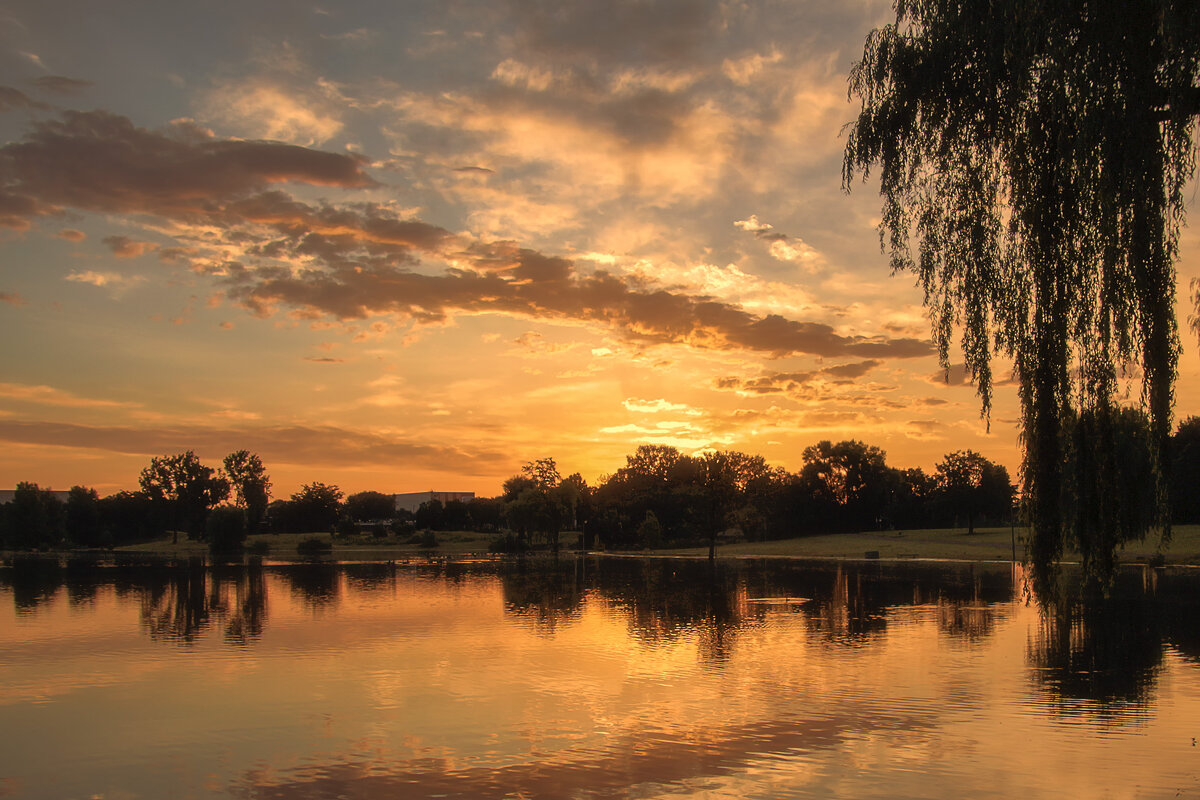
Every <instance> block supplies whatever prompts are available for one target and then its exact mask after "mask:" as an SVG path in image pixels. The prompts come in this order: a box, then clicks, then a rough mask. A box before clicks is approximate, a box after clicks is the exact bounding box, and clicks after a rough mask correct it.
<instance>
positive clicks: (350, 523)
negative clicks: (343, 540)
mask: <svg viewBox="0 0 1200 800" xmlns="http://www.w3.org/2000/svg"><path fill="white" fill-rule="evenodd" d="M334 530H335V531H336V532H337V535H338V536H344V537H348V536H356V535H357V534H358V526H357V525H355V524H354V520H352V519H350V518H349V517H342V518H341V519H339V520H338V521H337V525H336V526H335V528H334Z"/></svg>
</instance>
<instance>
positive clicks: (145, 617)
mask: <svg viewBox="0 0 1200 800" xmlns="http://www.w3.org/2000/svg"><path fill="white" fill-rule="evenodd" d="M160 569H162V568H160ZM168 569H169V579H168V580H167V581H166V582H159V581H152V582H148V583H146V584H144V585H143V587H142V591H141V598H142V611H141V617H142V624H143V626H144V627H145V628H146V630H147V632H148V633H149V634H150V637H151V638H153V639H161V640H166V641H173V642H180V643H183V644H191V643H194V642H195V641H196V640H197V639H198V638H199V636H200V635H201V634H202V633H203V632H204V631H205V630H206V629H208V628H209V627H210V625H212V624H213V623H214V622H224V629H223V635H224V640H225V642H226V643H228V644H231V645H241V646H244V645H247V644H250V643H252V642H253V641H255V640H256V639H258V638H259V637H260V636H262V632H263V628H264V627H265V625H266V618H267V589H266V580H265V578H264V575H263V567H262V564H261V563H258V562H255V563H251V564H250V565H248V566H221V567H214V568H209V567H207V566H206V565H205V564H204V562H203V560H201V559H193V560H192V561H190V562H188V563H187V564H180V565H174V566H172V567H170V568H168Z"/></svg>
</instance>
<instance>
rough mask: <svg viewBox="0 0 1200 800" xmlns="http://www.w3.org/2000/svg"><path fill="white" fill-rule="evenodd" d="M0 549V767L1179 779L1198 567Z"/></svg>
mask: <svg viewBox="0 0 1200 800" xmlns="http://www.w3.org/2000/svg"><path fill="white" fill-rule="evenodd" d="M1023 585H1024V581H1023V576H1022V575H1021V574H1020V572H1019V570H1018V571H1017V572H1016V573H1015V574H1014V571H1013V570H1012V569H1011V568H1010V567H1008V566H1007V565H1003V566H988V567H980V566H978V565H976V566H975V567H973V568H972V567H958V566H942V565H918V564H906V565H902V566H887V565H881V564H878V563H875V564H869V563H864V564H850V563H847V564H840V565H838V564H812V563H780V562H772V563H765V562H756V563H750V562H747V563H738V564H726V565H717V567H715V568H712V567H710V566H709V565H708V564H707V563H703V562H700V563H697V562H690V561H665V560H638V559H615V558H614V559H603V560H595V559H593V560H588V561H586V562H585V561H583V560H578V561H570V560H567V561H564V562H562V563H561V564H560V565H559V566H558V567H557V568H555V567H552V566H550V565H547V564H527V565H523V566H522V565H517V564H512V563H508V564H491V563H484V564H441V565H424V566H401V567H396V568H391V567H389V566H387V565H366V564H357V565H356V564H341V565H337V564H301V565H278V566H266V567H257V568H254V567H222V568H216V569H212V568H205V567H203V566H198V565H197V566H187V565H180V566H174V567H167V566H161V565H156V566H149V565H143V566H136V565H120V566H118V565H108V566H96V565H88V564H83V563H70V564H62V565H58V564H49V565H48V564H45V563H19V564H17V565H14V566H13V567H10V568H0V796H12V797H30V798H56V799H57V798H109V799H115V798H167V797H171V798H190V797H195V798H207V797H238V798H313V797H316V798H340V797H348V798H426V797H454V798H505V797H508V798H570V797H587V798H647V797H672V798H675V797H711V798H788V797H820V798H825V797H888V798H893V797H939V798H940V797H948V796H962V797H1047V798H1050V797H1052V798H1060V797H1067V796H1074V797H1114V798H1120V797H1138V798H1153V797H1200V747H1197V743H1196V738H1193V737H1200V591H1198V590H1200V576H1198V575H1196V574H1194V573H1189V572H1183V571H1170V570H1166V571H1163V570H1158V571H1152V570H1137V571H1130V572H1128V573H1126V574H1124V575H1123V576H1122V579H1121V583H1120V585H1119V587H1118V591H1117V592H1116V593H1115V596H1114V598H1113V599H1111V600H1110V601H1108V602H1106V603H1102V604H1099V605H1095V606H1092V607H1089V608H1086V609H1081V608H1073V609H1070V610H1068V611H1064V612H1062V613H1060V614H1056V615H1052V616H1051V617H1049V618H1047V617H1045V616H1043V615H1042V613H1041V612H1040V611H1039V610H1038V608H1037V607H1036V605H1033V604H1028V603H1026V602H1025V600H1024V596H1023Z"/></svg>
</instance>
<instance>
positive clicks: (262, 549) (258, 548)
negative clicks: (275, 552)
mask: <svg viewBox="0 0 1200 800" xmlns="http://www.w3.org/2000/svg"><path fill="white" fill-rule="evenodd" d="M246 552H247V553H249V554H250V555H252V556H266V555H270V554H271V543H270V542H268V541H267V540H265V539H258V540H256V541H253V542H251V543H250V544H248V545H246Z"/></svg>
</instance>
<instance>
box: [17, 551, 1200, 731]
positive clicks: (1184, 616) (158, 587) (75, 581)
mask: <svg viewBox="0 0 1200 800" xmlns="http://www.w3.org/2000/svg"><path fill="white" fill-rule="evenodd" d="M1012 570H1015V571H1012ZM1012 570H1010V568H1009V567H1008V566H998V565H962V566H948V565H930V564H919V563H912V564H903V565H895V564H893V565H886V564H882V563H879V562H858V563H855V562H836V563H815V562H786V561H769V560H763V561H728V562H716V563H710V562H707V561H703V560H699V561H693V560H682V559H640V558H605V559H594V558H593V559H573V560H572V559H563V560H561V561H547V560H529V561H511V562H510V561H500V562H486V563H456V562H449V561H440V562H430V563H427V564H421V565H413V566H406V565H396V564H393V563H390V562H389V563H367V564H338V563H336V562H331V561H315V562H308V563H298V564H287V565H271V566H266V567H264V566H263V565H262V564H261V562H255V563H251V564H246V565H241V564H232V565H217V566H212V565H208V564H206V563H205V562H204V561H202V560H199V559H196V560H192V561H188V562H178V563H166V564H162V563H146V562H141V563H139V562H128V563H123V562H96V561H94V560H88V559H78V558H73V559H69V560H67V561H65V562H61V561H59V560H56V559H52V558H51V559H46V558H19V559H14V560H13V561H12V563H11V564H10V565H9V566H8V567H7V568H3V569H0V588H2V589H4V590H7V591H8V592H9V593H10V594H11V596H12V602H13V606H14V609H15V611H16V613H17V614H18V615H19V616H28V615H30V614H33V613H35V612H36V611H37V610H38V609H39V608H40V607H42V606H44V605H46V604H48V603H51V602H52V601H53V600H54V598H55V597H56V596H58V595H59V594H60V593H64V594H65V596H66V599H67V601H68V604H69V605H70V607H72V608H80V609H86V608H87V607H89V606H91V605H93V604H94V603H95V602H96V599H97V597H98V596H99V595H101V594H102V593H104V592H105V591H112V592H113V593H115V595H116V596H117V597H121V598H134V599H136V602H137V604H138V608H139V619H140V622H141V626H142V629H143V630H144V631H145V633H146V634H147V635H148V636H149V637H150V639H151V640H153V641H163V642H172V643H179V644H184V645H188V644H193V643H195V642H197V641H199V640H200V639H201V638H203V637H204V636H205V635H207V633H208V632H209V631H210V630H215V631H219V632H220V637H221V639H222V641H224V642H225V643H226V644H228V645H231V646H237V647H250V646H253V645H254V643H255V642H256V641H258V640H259V639H260V638H261V637H262V636H263V634H264V631H265V629H266V628H267V626H268V613H267V612H268V607H269V601H268V600H269V594H270V591H271V587H272V586H275V587H276V588H277V589H278V588H282V589H283V590H284V591H286V592H287V593H288V594H289V595H290V596H291V597H292V598H294V599H296V600H298V601H299V602H300V603H301V605H302V606H303V607H304V608H306V609H308V610H309V612H310V613H319V612H324V611H326V610H329V609H334V608H336V607H337V605H338V604H339V603H340V602H342V600H343V599H344V598H351V599H352V601H353V602H359V601H361V600H364V599H366V598H377V600H378V601H381V602H388V601H390V599H391V598H392V597H393V596H394V595H395V594H396V592H397V587H398V585H399V584H398V581H402V580H407V579H411V577H412V576H413V575H414V574H419V575H421V576H422V579H424V580H429V581H434V582H440V583H442V584H445V585H462V584H465V583H469V582H472V581H478V580H480V579H482V578H486V579H488V580H498V581H499V585H500V591H501V598H502V603H503V608H504V612H505V613H506V614H508V615H510V616H512V617H513V618H515V619H519V620H522V621H524V622H526V623H529V624H530V625H531V626H532V628H533V629H534V630H536V631H537V632H538V633H539V634H540V635H543V636H548V637H553V636H555V635H557V634H558V632H559V631H561V630H563V629H564V626H566V627H570V626H572V625H574V624H576V623H577V622H578V621H579V620H580V619H581V616H582V615H583V613H584V611H585V609H586V608H587V607H588V605H589V603H596V604H599V605H600V606H601V607H603V608H606V609H608V610H609V613H611V614H613V615H614V616H615V617H616V618H619V619H622V620H623V621H624V623H625V625H626V627H627V630H628V632H629V635H630V636H631V637H632V638H633V639H634V640H636V641H638V642H640V643H641V644H642V645H643V646H645V647H648V648H656V647H673V646H675V645H676V644H678V643H679V642H680V641H688V642H693V643H694V645H695V647H696V652H697V655H698V657H699V658H700V660H701V661H702V662H704V663H708V664H712V665H721V664H724V663H727V662H729V661H730V659H731V658H732V657H733V655H734V654H735V653H736V650H737V646H738V640H739V637H740V636H742V635H743V634H744V633H745V632H746V631H753V630H756V629H758V628H760V627H762V626H763V625H767V624H771V620H772V619H775V618H777V615H779V614H786V615H788V616H789V617H790V618H791V619H792V621H794V622H797V623H799V624H800V625H802V627H803V629H804V630H805V631H806V632H807V636H808V637H809V639H810V640H811V641H813V642H818V643H822V644H824V645H825V646H828V647H835V648H842V647H845V648H873V647H878V646H882V644H883V643H885V642H887V641H888V640H889V636H890V635H891V628H892V626H894V625H897V624H902V623H903V624H908V623H909V622H910V621H911V620H913V619H923V618H928V619H930V620H932V621H934V623H935V624H936V628H937V630H938V631H939V632H940V634H941V635H942V636H944V637H947V638H948V639H949V640H952V641H959V642H962V643H964V644H971V645H974V646H978V645H979V644H980V643H982V642H985V641H986V640H988V639H989V638H990V637H993V636H995V635H996V632H997V630H998V629H1000V628H1001V626H1003V624H1004V621H1005V620H1006V619H1008V618H1009V617H1011V615H1012V614H1013V613H1014V611H1013V609H1015V608H1019V607H1022V606H1023V604H1024V603H1026V602H1028V601H1027V600H1025V598H1026V596H1027V595H1026V592H1027V586H1028V579H1027V576H1026V575H1025V574H1024V572H1023V571H1022V569H1021V568H1020V567H1019V566H1017V567H1015V568H1012ZM398 576H400V577H398ZM1198 584H1200V576H1197V575H1193V574H1190V573H1188V572H1185V571H1180V570H1174V571H1171V570H1163V569H1151V568H1141V569H1136V570H1127V571H1126V572H1124V573H1122V574H1121V575H1120V576H1119V579H1118V581H1117V583H1116V585H1115V586H1114V587H1113V589H1112V591H1111V592H1110V594H1109V595H1108V596H1104V597H1097V596H1090V595H1089V596H1084V594H1083V587H1082V584H1081V583H1080V584H1078V585H1073V584H1071V583H1069V582H1067V583H1065V584H1064V585H1065V587H1066V589H1065V590H1064V594H1063V595H1062V599H1061V600H1060V602H1059V603H1058V604H1056V605H1055V606H1052V607H1050V608H1047V609H1040V610H1039V611H1040V618H1039V621H1038V624H1037V625H1036V626H1035V628H1034V629H1033V630H1032V631H1031V633H1030V634H1029V636H1028V641H1027V643H1026V648H1025V660H1026V663H1027V666H1028V674H1029V676H1030V680H1031V681H1032V684H1033V685H1034V686H1036V687H1037V688H1038V690H1039V691H1041V692H1043V693H1046V694H1047V695H1048V696H1050V697H1053V698H1058V699H1060V700H1062V701H1066V702H1070V701H1080V700H1082V701H1087V702H1090V703H1093V704H1096V705H1097V706H1101V707H1102V706H1111V705H1116V704H1134V705H1144V704H1145V703H1147V702H1148V701H1149V699H1150V698H1151V697H1152V695H1153V692H1154V689H1155V685H1156V682H1157V680H1158V676H1159V674H1160V672H1161V668H1162V663H1163V659H1164V653H1165V652H1166V651H1167V650H1172V651H1174V652H1177V653H1179V654H1180V655H1181V656H1182V657H1184V658H1186V659H1188V660H1189V661H1190V662H1192V663H1198V664H1200V626H1197V625H1196V624H1195V620H1196V619H1197V618H1200V592H1197V587H1198ZM906 609H908V610H909V611H906ZM914 613H915V614H916V615H917V616H916V617H914V616H913V614H914ZM923 615H924V616H923Z"/></svg>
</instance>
